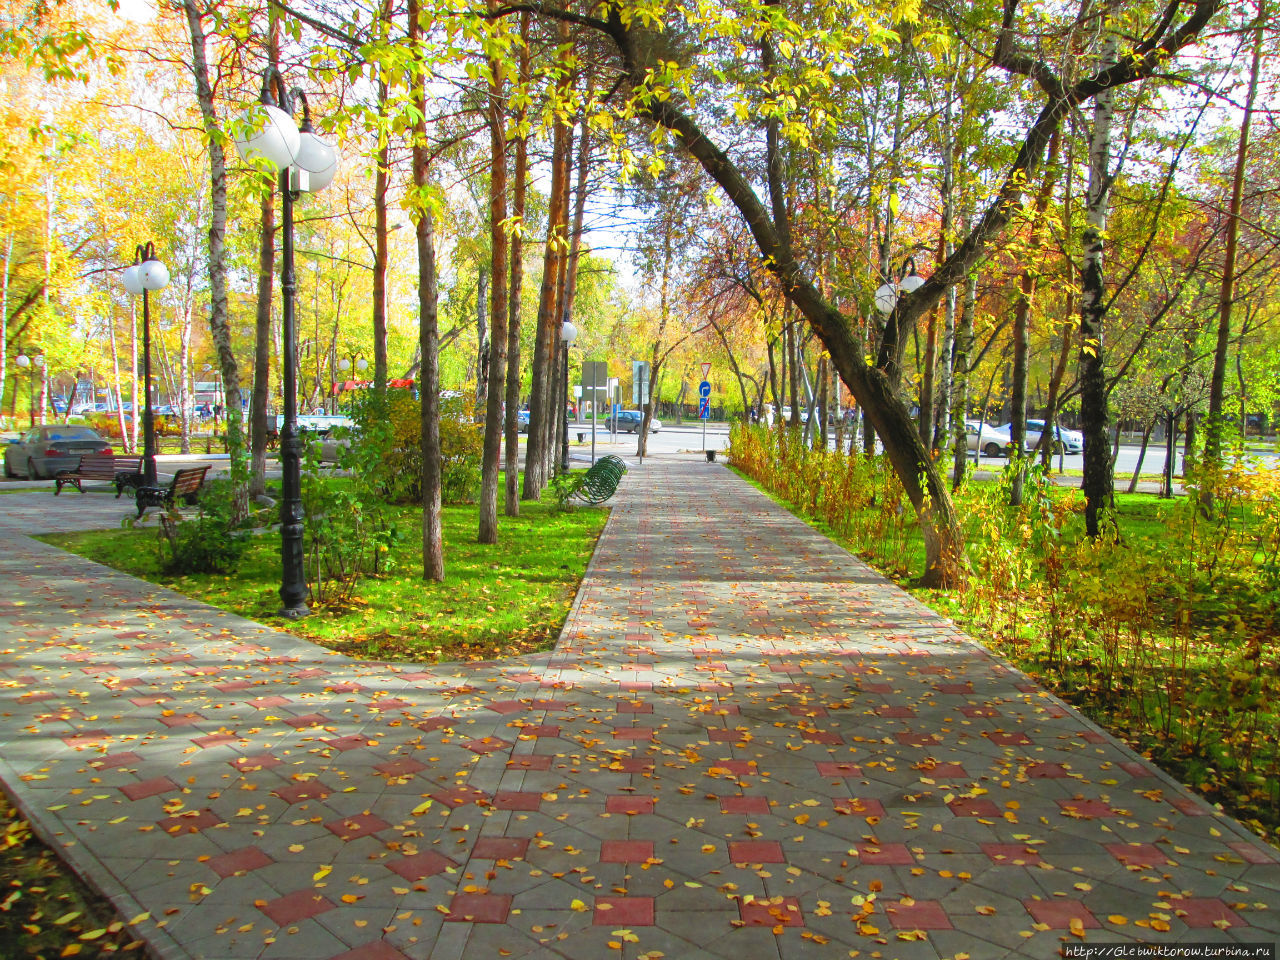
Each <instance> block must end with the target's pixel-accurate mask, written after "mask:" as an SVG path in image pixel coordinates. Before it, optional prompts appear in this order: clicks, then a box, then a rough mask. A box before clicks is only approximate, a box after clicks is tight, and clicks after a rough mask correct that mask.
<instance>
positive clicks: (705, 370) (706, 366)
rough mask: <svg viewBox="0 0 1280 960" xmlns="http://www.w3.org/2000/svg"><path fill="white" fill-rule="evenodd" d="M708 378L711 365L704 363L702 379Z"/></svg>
mask: <svg viewBox="0 0 1280 960" xmlns="http://www.w3.org/2000/svg"><path fill="white" fill-rule="evenodd" d="M709 376H711V364H709V363H704V364H703V365H702V379H703V380H705V379H707V377H709Z"/></svg>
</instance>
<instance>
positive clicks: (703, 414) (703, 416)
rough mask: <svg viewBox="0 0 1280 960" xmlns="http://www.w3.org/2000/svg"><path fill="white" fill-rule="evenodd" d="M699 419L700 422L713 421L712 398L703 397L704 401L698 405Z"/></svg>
mask: <svg viewBox="0 0 1280 960" xmlns="http://www.w3.org/2000/svg"><path fill="white" fill-rule="evenodd" d="M698 419H700V420H710V419H711V398H710V397H703V398H702V400H701V401H700V402H699V403H698Z"/></svg>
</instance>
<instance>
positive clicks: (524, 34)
mask: <svg viewBox="0 0 1280 960" xmlns="http://www.w3.org/2000/svg"><path fill="white" fill-rule="evenodd" d="M520 40H521V42H520V67H519V69H520V74H519V81H518V82H519V86H518V88H517V89H518V92H520V93H522V94H523V93H524V92H526V91H527V90H528V89H529V84H530V75H531V71H532V63H531V59H530V56H529V14H528V13H523V14H521V15H520ZM519 102H520V106H519V107H518V109H517V110H516V117H515V127H514V129H515V130H516V131H517V139H516V162H515V171H514V180H515V182H514V184H513V185H512V197H511V219H512V222H513V227H512V233H511V285H510V287H509V288H508V294H509V296H508V315H507V421H506V451H505V458H504V459H505V473H506V476H505V477H504V481H505V482H504V488H505V493H506V496H505V501H504V504H503V506H504V512H505V513H506V515H507V516H509V517H515V516H519V515H520V389H521V385H522V384H521V379H520V327H521V323H520V307H521V305H522V304H523V302H524V300H523V292H524V291H523V289H522V288H523V286H524V205H525V188H526V183H527V181H528V179H529V137H528V134H527V133H525V132H524V124H525V120H526V118H527V116H528V113H529V108H528V106H527V105H526V103H525V98H524V97H523V96H521V98H520V101H519Z"/></svg>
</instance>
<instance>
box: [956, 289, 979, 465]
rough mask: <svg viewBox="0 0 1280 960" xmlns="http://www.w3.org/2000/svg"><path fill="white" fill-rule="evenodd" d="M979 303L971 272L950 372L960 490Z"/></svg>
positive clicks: (966, 444) (967, 444)
mask: <svg viewBox="0 0 1280 960" xmlns="http://www.w3.org/2000/svg"><path fill="white" fill-rule="evenodd" d="M977 304H978V275H977V274H976V273H971V274H970V275H969V276H968V277H966V278H965V281H964V304H963V305H962V306H961V308H960V323H959V324H958V325H957V327H956V352H955V359H954V360H953V361H952V365H951V367H952V373H951V437H952V464H951V489H953V490H959V489H960V483H961V481H963V480H964V468H965V464H966V462H967V461H968V459H969V437H968V433H967V431H966V427H965V422H964V421H965V417H967V416H968V415H969V368H970V363H971V361H970V355H971V354H972V353H973V316H974V313H975V312H976V310H977Z"/></svg>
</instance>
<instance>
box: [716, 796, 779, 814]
mask: <svg viewBox="0 0 1280 960" xmlns="http://www.w3.org/2000/svg"><path fill="white" fill-rule="evenodd" d="M719 801H721V813H740V814H745V815H748V817H764V815H767V814H768V813H769V800H768V797H764V796H722V797H721V799H719Z"/></svg>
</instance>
